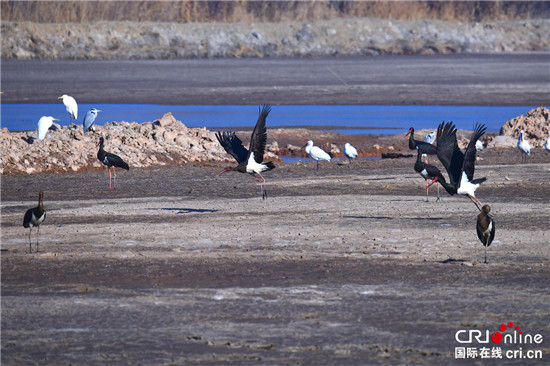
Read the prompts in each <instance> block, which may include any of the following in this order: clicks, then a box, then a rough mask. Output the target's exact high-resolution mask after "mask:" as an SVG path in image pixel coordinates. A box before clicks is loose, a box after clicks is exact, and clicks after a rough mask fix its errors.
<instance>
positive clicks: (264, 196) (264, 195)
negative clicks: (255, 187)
mask: <svg viewBox="0 0 550 366" xmlns="http://www.w3.org/2000/svg"><path fill="white" fill-rule="evenodd" d="M258 175H259V176H260V178H262V181H261V182H260V190H261V193H262V198H263V199H264V200H265V199H266V198H267V192H266V190H265V187H264V184H265V178H264V177H263V176H262V174H260V173H258ZM258 180H259V179H258Z"/></svg>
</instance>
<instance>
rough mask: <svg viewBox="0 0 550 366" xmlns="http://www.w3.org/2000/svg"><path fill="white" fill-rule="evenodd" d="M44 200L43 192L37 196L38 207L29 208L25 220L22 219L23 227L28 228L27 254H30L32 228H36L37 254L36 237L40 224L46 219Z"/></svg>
mask: <svg viewBox="0 0 550 366" xmlns="http://www.w3.org/2000/svg"><path fill="white" fill-rule="evenodd" d="M43 198H44V192H42V191H40V193H39V194H38V206H36V207H34V208H29V209H28V210H27V212H25V218H24V219H23V227H25V228H29V229H30V230H29V253H32V242H31V233H32V228H33V227H36V228H37V231H36V252H38V235H39V234H40V224H41V223H42V222H43V221H44V219H46V210H44V204H43V202H42V199H43Z"/></svg>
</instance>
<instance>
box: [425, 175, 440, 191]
mask: <svg viewBox="0 0 550 366" xmlns="http://www.w3.org/2000/svg"><path fill="white" fill-rule="evenodd" d="M438 180H439V178H438V177H435V179H434V180H432V182H431V183H430V184H428V185H427V186H426V189H428V188H430V187H431V186H433V184H434V183H435V182H437V181H438ZM426 182H427V180H426Z"/></svg>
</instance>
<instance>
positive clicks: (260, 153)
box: [250, 104, 271, 164]
mask: <svg viewBox="0 0 550 366" xmlns="http://www.w3.org/2000/svg"><path fill="white" fill-rule="evenodd" d="M269 112H271V106H270V105H268V104H265V105H264V106H263V107H262V109H261V111H260V116H259V117H258V121H257V122H256V127H254V131H252V135H251V136H250V151H251V152H253V153H254V160H256V163H258V164H261V163H262V161H264V151H265V144H266V142H267V130H266V128H265V119H266V117H267V115H268V114H269Z"/></svg>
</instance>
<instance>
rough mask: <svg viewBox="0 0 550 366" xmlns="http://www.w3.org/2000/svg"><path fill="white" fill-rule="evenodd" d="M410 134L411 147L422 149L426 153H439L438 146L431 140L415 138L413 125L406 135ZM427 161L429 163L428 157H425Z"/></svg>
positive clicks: (412, 148)
mask: <svg viewBox="0 0 550 366" xmlns="http://www.w3.org/2000/svg"><path fill="white" fill-rule="evenodd" d="M407 136H409V149H411V150H415V149H417V148H421V149H422V153H424V154H426V155H437V147H436V146H435V145H433V144H430V143H429V142H425V141H420V140H415V139H414V128H413V127H411V128H410V129H409V132H407V134H406V135H405V137H407ZM425 160H426V163H428V158H426V159H425Z"/></svg>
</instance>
